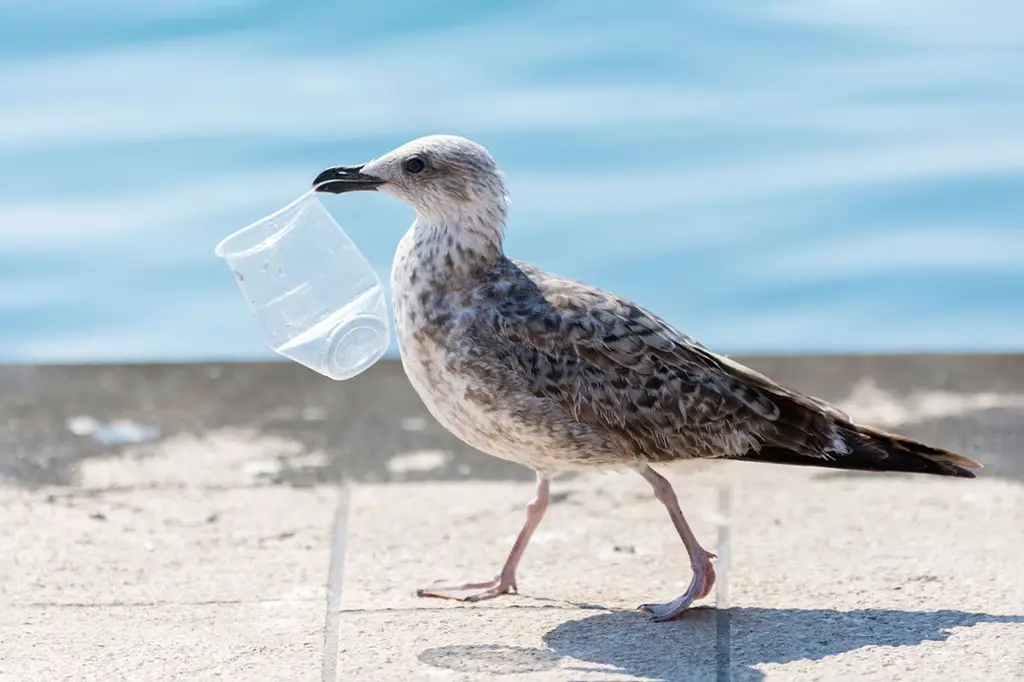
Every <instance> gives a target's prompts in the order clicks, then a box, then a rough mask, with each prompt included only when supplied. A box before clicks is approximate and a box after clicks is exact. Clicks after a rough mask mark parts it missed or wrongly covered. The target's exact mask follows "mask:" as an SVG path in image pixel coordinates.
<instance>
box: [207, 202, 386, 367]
mask: <svg viewBox="0 0 1024 682" xmlns="http://www.w3.org/2000/svg"><path fill="white" fill-rule="evenodd" d="M216 254H217V255H218V256H220V257H221V258H223V259H224V260H225V261H226V262H227V265H228V267H229V268H230V269H231V273H232V274H233V275H234V277H235V281H236V282H237V283H238V288H239V289H241V290H242V295H243V296H244V297H245V301H246V303H247V304H248V306H249V311H250V312H251V313H252V314H253V316H254V317H255V318H256V321H257V323H258V324H259V326H260V329H261V330H262V332H263V337H264V338H265V339H266V341H267V343H269V344H270V347H271V348H273V349H274V351H276V352H277V353H279V354H281V355H283V356H285V357H286V358H290V359H292V360H294V361H295V362H298V363H300V364H302V365H305V366H306V367H308V368H310V369H312V370H314V371H316V372H319V373H320V374H323V375H324V376H327V377H330V378H331V379H335V380H338V381H340V380H342V379H350V378H352V377H354V376H356V375H357V374H359V373H360V372H363V371H364V370H366V369H367V368H369V367H370V366H371V365H372V364H374V363H375V362H377V360H379V359H380V357H381V356H382V355H383V354H384V352H385V351H386V350H387V348H388V343H389V341H390V335H389V331H388V317H387V305H386V303H385V302H384V291H383V289H382V287H381V283H380V278H378V277H377V273H375V272H374V271H373V268H371V267H370V264H369V263H368V262H367V261H366V259H365V258H364V257H363V254H361V253H360V252H359V249H357V248H356V245H355V244H354V243H352V240H351V239H349V238H348V235H346V234H345V232H344V230H342V229H341V226H340V225H338V223H337V222H335V220H334V218H332V217H331V214H330V213H328V212H327V209H326V208H324V206H323V204H321V203H320V200H319V199H318V198H317V196H316V194H315V193H314V192H312V191H310V192H307V193H306V194H304V195H302V196H301V197H299V198H298V199H296V200H295V201H293V202H292V203H290V204H288V205H287V206H285V207H284V208H282V209H281V210H279V211H277V212H275V213H272V214H271V215H269V216H267V217H266V218H263V219H262V220H258V221H256V222H255V223H253V224H252V225H249V226H248V227H245V228H242V229H241V230H239V231H238V232H235V233H234V234H232V235H231V236H229V237H227V238H226V239H224V240H223V241H222V242H221V243H220V244H218V245H217V249H216Z"/></svg>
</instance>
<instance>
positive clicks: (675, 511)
mask: <svg viewBox="0 0 1024 682" xmlns="http://www.w3.org/2000/svg"><path fill="white" fill-rule="evenodd" d="M637 473H639V474H640V475H641V476H643V477H644V478H645V479H647V482H648V483H650V484H651V487H652V488H654V496H655V497H656V498H658V501H660V502H661V503H662V504H663V505H665V508H666V509H668V515H669V517H671V519H672V524H673V525H674V526H675V527H676V531H677V532H678V533H679V537H680V539H682V541H683V545H684V546H685V547H686V553H687V554H689V555H690V568H692V569H693V580H691V581H690V587H689V588H687V590H686V592H684V593H683V594H682V595H680V596H678V597H676V598H675V599H673V600H672V601H670V602H668V603H667V604H643V605H642V606H641V607H640V608H641V609H644V610H645V611H650V612H651V613H652V614H654V620H657V621H665V620H672V619H674V618H678V617H679V616H680V615H682V613H683V611H685V610H686V609H687V607H689V606H690V604H692V603H693V602H694V601H695V600H697V599H702V598H704V597H706V596H707V595H708V594H709V593H710V592H711V588H712V587H714V585H715V567H714V566H713V565H712V564H711V560H712V559H714V558H715V555H714V554H712V553H711V552H709V551H707V550H706V549H704V548H703V547H701V546H700V543H699V542H697V538H696V536H694V534H693V531H692V530H690V525H689V524H688V523H686V518H685V517H684V516H683V511H682V510H681V509H680V508H679V500H678V499H676V493H675V491H674V490H672V484H671V483H669V482H668V481H667V480H665V478H664V477H663V476H662V475H661V474H659V473H658V472H656V471H655V470H654V469H652V468H651V467H649V466H647V465H646V464H644V465H643V466H640V467H637Z"/></svg>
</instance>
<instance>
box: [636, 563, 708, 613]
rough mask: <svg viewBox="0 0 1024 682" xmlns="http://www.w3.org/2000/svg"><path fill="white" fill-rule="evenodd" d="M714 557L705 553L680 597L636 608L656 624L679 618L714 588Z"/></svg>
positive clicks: (694, 568)
mask: <svg viewBox="0 0 1024 682" xmlns="http://www.w3.org/2000/svg"><path fill="white" fill-rule="evenodd" d="M714 556H715V555H714V554H712V553H711V552H707V553H706V556H705V557H704V559H703V561H701V562H700V563H698V564H697V565H696V566H694V567H693V579H692V580H691V581H690V586H689V587H688V588H687V589H686V592H684V593H683V594H682V595H680V596H678V597H676V598H675V599H673V600H672V601H670V602H668V603H666V604H641V605H640V606H638V607H637V608H638V609H640V610H642V611H647V612H649V613H650V614H651V615H652V616H653V620H654V621H655V622H658V623H662V622H665V621H669V620H675V619H676V618H679V617H680V616H681V615H682V614H683V612H684V611H686V610H687V609H688V608H689V607H690V605H691V604H693V602H695V601H697V600H698V599H703V598H704V597H706V596H708V595H709V594H710V593H711V589H712V588H713V587H714V586H715V567H714V566H713V565H712V564H711V559H712V558H714Z"/></svg>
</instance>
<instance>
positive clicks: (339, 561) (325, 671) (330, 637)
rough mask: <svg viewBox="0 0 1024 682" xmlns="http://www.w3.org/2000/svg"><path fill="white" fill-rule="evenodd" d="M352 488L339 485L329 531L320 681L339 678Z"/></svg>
mask: <svg viewBox="0 0 1024 682" xmlns="http://www.w3.org/2000/svg"><path fill="white" fill-rule="evenodd" d="M350 494H351V488H350V487H349V485H348V483H346V482H345V481H342V482H341V484H340V485H339V486H338V502H337V505H336V506H335V510H334V529H333V530H332V532H331V561H330V565H329V568H328V569H327V613H326V615H325V617H324V618H325V619H324V647H323V660H322V664H321V668H320V679H321V681H322V682H336V680H337V679H338V648H339V646H340V641H339V639H340V626H341V584H342V582H343V579H344V577H345V537H346V533H347V531H346V529H347V526H348V511H349V497H350Z"/></svg>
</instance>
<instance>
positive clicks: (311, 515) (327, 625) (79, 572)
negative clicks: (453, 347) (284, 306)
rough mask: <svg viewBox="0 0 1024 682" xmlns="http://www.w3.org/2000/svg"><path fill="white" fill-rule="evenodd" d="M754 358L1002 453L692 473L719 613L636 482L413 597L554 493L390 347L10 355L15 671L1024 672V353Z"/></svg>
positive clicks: (906, 423)
mask: <svg viewBox="0 0 1024 682" xmlns="http://www.w3.org/2000/svg"><path fill="white" fill-rule="evenodd" d="M752 364H754V365H755V366H758V368H759V369H761V370H762V371H766V372H767V373H768V374H769V375H771V376H775V377H777V378H779V379H781V380H783V381H789V382H791V383H794V384H796V385H798V386H800V387H801V388H804V389H805V390H811V391H813V392H815V393H816V394H818V395H822V397H826V398H829V399H831V400H835V401H838V402H841V403H842V404H843V406H844V407H846V408H847V409H849V410H851V411H852V412H854V414H859V415H861V416H864V417H865V418H868V419H869V420H870V421H872V422H874V423H878V424H880V425H885V426H887V427H888V428H891V429H894V430H897V431H900V432H904V433H907V434H909V435H916V436H918V437H927V436H931V438H930V440H932V441H934V442H936V443H937V444H940V445H946V446H950V447H960V448H962V449H965V450H968V451H969V452H971V454H973V455H977V456H979V457H980V458H981V459H983V460H986V462H988V463H990V464H991V466H989V467H988V468H987V469H986V470H985V471H984V472H983V474H982V477H981V478H979V479H977V480H973V481H962V480H949V479H937V478H924V477H913V476H899V475H883V476H877V475H857V474H842V473H838V474H837V473H834V472H829V471H826V470H811V469H798V468H784V467H773V466H769V465H759V464H748V463H714V464H709V463H703V464H702V463H698V464H695V465H687V466H680V467H675V468H672V469H670V470H669V471H668V472H667V474H668V475H669V477H670V478H671V479H672V480H673V482H674V484H675V485H676V487H677V490H678V492H679V496H680V499H681V501H682V504H683V508H684V511H685V512H686V513H687V515H688V517H689V518H690V520H691V523H692V524H693V525H694V527H695V529H696V531H697V533H698V536H699V537H700V538H701V540H702V541H703V542H704V544H705V545H706V546H708V548H709V549H712V550H713V551H716V552H718V554H719V557H720V558H719V562H718V571H719V589H718V591H717V592H716V593H715V594H714V595H712V596H711V597H709V599H707V600H705V602H706V604H707V605H708V606H709V607H713V606H715V605H716V603H717V604H718V606H719V608H717V609H716V608H703V609H698V610H694V611H693V612H692V613H690V614H688V617H686V618H684V619H682V620H680V621H677V622H675V623H669V624H655V623H652V622H650V621H649V620H648V619H647V618H646V616H645V615H644V614H642V613H639V612H637V611H635V610H634V607H635V606H636V604H638V603H640V602H642V601H649V600H652V599H658V600H662V599H669V598H671V597H673V596H675V594H677V593H678V592H679V591H681V590H682V589H683V588H684V587H685V584H686V582H687V581H688V579H689V571H688V567H687V562H686V558H685V553H684V552H683V550H682V547H681V545H680V543H679V541H678V539H677V538H676V537H675V534H674V532H673V530H672V527H671V524H670V523H669V521H668V519H667V516H666V515H665V512H664V510H663V509H662V508H661V506H660V505H659V504H658V503H657V502H655V501H654V500H653V499H651V496H650V493H649V491H648V489H647V487H646V484H645V483H644V482H643V481H642V480H640V479H639V478H638V477H636V476H631V475H621V474H600V473H597V474H586V475H582V476H574V477H566V478H564V479H559V480H558V481H556V484H555V486H554V504H553V505H552V509H551V511H550V512H549V516H548V518H546V519H545V521H544V524H543V525H542V526H541V529H540V530H539V531H538V533H537V535H536V537H535V540H534V543H533V544H532V545H531V548H530V550H529V552H528V554H527V556H526V559H525V561H524V564H523V566H522V571H521V575H520V580H519V586H520V589H521V591H522V594H521V595H519V596H514V597H507V598H502V599H498V600H494V601H491V602H486V603H482V604H475V605H464V604H456V603H450V602H443V601H436V600H421V599H417V598H415V597H414V596H412V592H413V590H414V589H415V588H416V587H420V586H423V585H425V584H426V583H428V582H430V581H432V580H434V579H438V578H448V579H453V580H456V579H457V580H461V579H467V578H486V577H490V576H491V575H493V574H494V573H495V572H496V570H497V568H498V566H499V565H500V562H501V561H502V559H503V558H504V555H505V553H506V552H507V551H508V548H509V546H510V544H511V540H512V538H513V537H514V535H515V532H516V530H517V529H518V526H519V524H520V523H521V520H522V506H523V504H524V503H525V502H526V501H527V500H528V499H529V497H530V493H531V489H532V484H531V483H530V482H529V478H530V476H529V473H528V472H520V471H519V470H518V469H516V468H515V467H512V466H511V465H507V464H505V463H501V462H497V461H495V460H491V459H489V458H486V457H483V456H481V455H479V454H477V453H474V452H472V451H469V450H468V449H466V448H462V447H461V446H459V445H458V444H456V443H454V442H452V441H450V440H448V438H447V436H446V434H444V433H443V432H440V431H438V430H437V429H436V425H434V424H433V423H432V422H431V421H429V420H428V419H426V416H425V413H424V412H423V410H422V407H421V406H419V404H418V402H417V401H416V400H415V396H412V395H411V393H410V391H409V389H408V387H407V386H406V385H404V383H403V381H404V380H402V378H401V376H400V374H398V373H396V368H395V367H394V366H393V365H391V364H390V363H382V364H381V365H379V366H378V367H376V368H374V369H373V370H371V371H370V372H369V373H367V374H366V375H364V376H363V377H360V378H358V379H356V380H355V381H353V382H346V383H344V384H336V383H334V382H329V381H326V380H320V379H318V378H317V377H316V376H315V375H312V374H310V373H308V372H305V371H304V370H302V369H301V368H298V367H294V366H288V365H260V366H249V365H239V366H232V365H210V366H182V367H174V366H166V367H115V368H102V367H87V368H25V367H14V368H0V423H2V422H3V421H6V423H7V424H8V429H7V431H6V432H5V435H4V436H3V438H4V439H5V440H6V442H5V443H3V444H2V445H4V446H5V447H4V450H3V451H2V454H0V471H2V472H3V476H4V478H3V487H0V519H2V522H3V525H4V528H5V530H7V529H9V530H8V532H5V533H3V534H0V606H2V608H0V680H4V681H6V680H18V681H19V682H20V681H34V680H179V679H180V680H223V679H232V680H319V679H324V671H325V670H326V671H327V675H328V679H331V678H332V676H333V679H359V680H378V679H379V680H395V679H408V680H419V679H424V680H430V679H446V680H480V679H492V678H493V679H505V680H520V679H521V680H538V681H541V680H607V681H611V680H691V679H692V680H726V679H728V680H764V679H766V680H804V679H807V680H810V679H824V680H835V679H842V680H857V679H879V680H891V679H979V680H981V679H984V680H1014V679H1022V678H1024V580H1022V578H1021V570H1020V567H1021V566H1024V542H1022V541H1024V486H1022V484H1021V479H1022V478H1024V477H1022V476H1021V475H1020V473H1021V472H1022V470H1024V457H1022V456H1021V455H1019V454H1017V453H1018V452H1019V451H1020V448H1019V447H1018V446H1019V445H1020V444H1024V438H1022V436H1024V420H1022V419H1021V416H1024V358H1020V357H1018V358H1014V357H1013V356H1001V357H1000V356H993V357H980V358H963V357H953V358H942V357H935V358H895V359H893V358H835V359H833V358H823V359H819V358H814V359H800V358H787V359H759V360H755V361H754V362H752ZM787 374H788V376H787ZM360 381H361V382H363V383H362V384H360V385H356V382H360ZM356 389H358V390H356ZM823 389H824V390H823ZM90 419H91V421H89V420H90ZM965 446H970V447H965ZM12 453H13V455H12ZM341 480H346V481H348V486H347V487H346V488H345V490H347V491H348V493H349V494H347V495H342V496H341V498H340V499H339V488H338V483H339V481H341ZM339 502H340V504H339ZM339 520H340V521H341V522H342V523H340V524H339ZM338 529H340V531H341V532H340V534H339V532H338ZM342 544H343V545H344V547H341V546H340V545H342ZM332 555H333V559H334V562H333V564H334V566H333V569H334V570H333V571H332ZM340 569H343V570H340ZM339 586H340V588H341V589H340V595H341V596H340V600H341V609H340V611H336V610H335V611H334V612H333V613H330V614H329V613H327V611H328V609H327V607H326V605H327V604H328V602H329V600H330V598H331V597H332V596H336V591H335V590H332V589H331V588H336V587H339ZM325 652H327V654H328V655H327V658H326V660H325Z"/></svg>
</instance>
